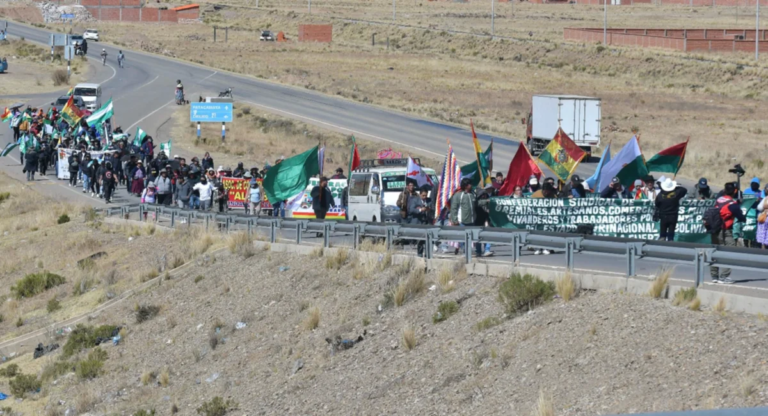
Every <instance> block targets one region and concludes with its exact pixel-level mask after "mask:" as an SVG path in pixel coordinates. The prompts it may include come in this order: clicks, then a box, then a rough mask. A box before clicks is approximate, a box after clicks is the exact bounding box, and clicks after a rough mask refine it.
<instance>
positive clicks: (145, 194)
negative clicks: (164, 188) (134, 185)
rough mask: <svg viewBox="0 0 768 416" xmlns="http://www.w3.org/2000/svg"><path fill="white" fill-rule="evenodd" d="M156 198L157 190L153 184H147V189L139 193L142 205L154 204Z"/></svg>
mask: <svg viewBox="0 0 768 416" xmlns="http://www.w3.org/2000/svg"><path fill="white" fill-rule="evenodd" d="M156 197H157V188H156V187H155V183H154V182H149V183H148V184H147V187H146V188H144V190H143V191H142V192H141V203H142V204H154V203H155V201H156Z"/></svg>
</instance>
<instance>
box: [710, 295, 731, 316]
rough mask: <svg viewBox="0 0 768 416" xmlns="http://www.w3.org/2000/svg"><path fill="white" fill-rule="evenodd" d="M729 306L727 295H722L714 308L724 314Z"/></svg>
mask: <svg viewBox="0 0 768 416" xmlns="http://www.w3.org/2000/svg"><path fill="white" fill-rule="evenodd" d="M727 308H728V304H727V302H726V300H725V296H720V299H719V300H718V301H717V303H716V304H715V306H714V307H713V308H712V310H714V311H715V312H717V313H720V314H723V313H725V310H726V309H727Z"/></svg>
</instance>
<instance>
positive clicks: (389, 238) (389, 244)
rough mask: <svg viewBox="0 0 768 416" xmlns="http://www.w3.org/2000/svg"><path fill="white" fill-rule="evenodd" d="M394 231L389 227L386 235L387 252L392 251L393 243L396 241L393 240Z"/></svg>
mask: <svg viewBox="0 0 768 416" xmlns="http://www.w3.org/2000/svg"><path fill="white" fill-rule="evenodd" d="M393 234H394V229H393V228H392V227H391V226H389V225H388V226H387V233H386V241H387V251H389V250H392V243H393V241H392V240H394V238H393Z"/></svg>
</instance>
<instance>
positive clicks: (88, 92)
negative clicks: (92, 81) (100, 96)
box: [74, 88, 96, 97]
mask: <svg viewBox="0 0 768 416" xmlns="http://www.w3.org/2000/svg"><path fill="white" fill-rule="evenodd" d="M74 94H75V95H79V96H81V97H95V96H96V88H75V92H74Z"/></svg>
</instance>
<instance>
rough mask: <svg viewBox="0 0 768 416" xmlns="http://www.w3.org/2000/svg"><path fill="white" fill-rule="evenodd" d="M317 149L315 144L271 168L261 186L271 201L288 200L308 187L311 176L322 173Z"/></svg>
mask: <svg viewBox="0 0 768 416" xmlns="http://www.w3.org/2000/svg"><path fill="white" fill-rule="evenodd" d="M317 151H318V148H317V146H315V147H313V148H311V149H309V150H307V151H306V152H304V153H301V154H299V155H296V156H293V157H289V158H288V159H285V160H283V161H282V162H280V163H278V164H277V165H275V166H272V167H271V168H269V170H268V171H267V174H266V175H265V176H264V181H263V182H262V184H261V186H262V187H263V188H264V192H265V193H266V194H267V198H269V201H270V202H272V203H273V204H274V203H277V202H281V201H286V200H288V199H290V198H292V197H294V196H296V194H298V193H299V192H302V191H304V190H305V189H306V188H307V185H308V184H309V178H311V177H312V176H314V175H318V174H319V173H320V166H319V165H318V161H317Z"/></svg>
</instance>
